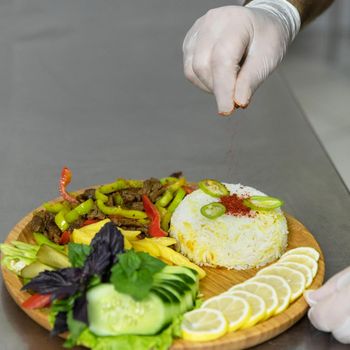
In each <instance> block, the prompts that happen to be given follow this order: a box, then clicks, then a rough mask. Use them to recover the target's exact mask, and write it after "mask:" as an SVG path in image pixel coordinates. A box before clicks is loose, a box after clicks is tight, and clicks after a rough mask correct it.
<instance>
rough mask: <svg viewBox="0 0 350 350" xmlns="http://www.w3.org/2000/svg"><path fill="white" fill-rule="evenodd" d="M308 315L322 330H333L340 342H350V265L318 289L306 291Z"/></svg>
mask: <svg viewBox="0 0 350 350" xmlns="http://www.w3.org/2000/svg"><path fill="white" fill-rule="evenodd" d="M305 299H306V301H307V303H308V304H309V305H310V307H311V309H310V310H309V313H308V316H309V319H310V321H311V323H312V324H313V325H314V326H315V327H316V328H317V329H319V330H320V331H324V332H332V334H333V336H334V337H335V338H336V339H337V340H338V341H340V342H342V343H345V344H350V267H348V268H346V269H345V270H343V271H341V272H339V273H338V274H336V275H335V276H333V277H332V278H331V279H330V280H329V281H327V283H326V284H325V285H324V286H322V287H321V288H320V289H318V290H316V291H309V292H305Z"/></svg>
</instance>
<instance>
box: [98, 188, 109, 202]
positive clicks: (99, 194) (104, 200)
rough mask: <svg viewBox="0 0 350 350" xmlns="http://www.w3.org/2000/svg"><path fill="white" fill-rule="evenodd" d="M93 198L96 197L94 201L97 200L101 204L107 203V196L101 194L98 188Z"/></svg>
mask: <svg viewBox="0 0 350 350" xmlns="http://www.w3.org/2000/svg"><path fill="white" fill-rule="evenodd" d="M95 197H96V199H99V200H100V201H102V202H103V203H106V202H107V201H108V196H106V195H105V194H103V193H101V192H100V190H99V189H98V188H97V189H96V190H95Z"/></svg>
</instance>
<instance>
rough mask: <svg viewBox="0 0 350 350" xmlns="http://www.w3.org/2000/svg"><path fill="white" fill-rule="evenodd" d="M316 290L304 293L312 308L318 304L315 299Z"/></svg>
mask: <svg viewBox="0 0 350 350" xmlns="http://www.w3.org/2000/svg"><path fill="white" fill-rule="evenodd" d="M313 294H314V289H309V290H306V291H305V292H304V298H305V300H306V302H307V303H308V304H309V306H310V307H313V306H315V305H316V304H317V301H316V300H314V299H313Z"/></svg>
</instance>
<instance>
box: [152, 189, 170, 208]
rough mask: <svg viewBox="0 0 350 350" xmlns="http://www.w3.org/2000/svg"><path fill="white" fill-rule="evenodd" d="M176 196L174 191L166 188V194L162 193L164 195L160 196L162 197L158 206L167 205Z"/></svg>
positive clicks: (157, 203) (158, 201)
mask: <svg viewBox="0 0 350 350" xmlns="http://www.w3.org/2000/svg"><path fill="white" fill-rule="evenodd" d="M173 198H174V196H173V193H172V192H171V191H169V190H166V191H165V192H164V194H163V195H162V197H160V199H158V200H157V202H156V206H157V207H158V206H160V207H166V206H167V205H168V204H169V203H170V202H171V200H172V199H173Z"/></svg>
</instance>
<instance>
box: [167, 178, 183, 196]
mask: <svg viewBox="0 0 350 350" xmlns="http://www.w3.org/2000/svg"><path fill="white" fill-rule="evenodd" d="M185 184H186V179H185V178H184V177H181V178H180V179H178V180H177V181H176V182H174V183H173V184H171V185H169V186H168V187H167V191H170V192H171V193H174V192H175V191H177V190H178V189H179V188H181V187H182V186H184V185H185Z"/></svg>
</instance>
